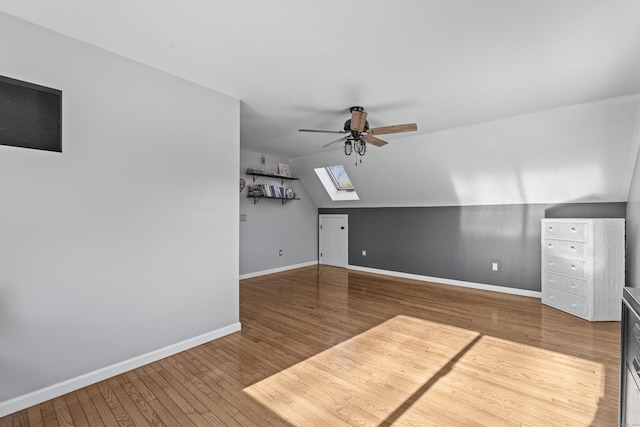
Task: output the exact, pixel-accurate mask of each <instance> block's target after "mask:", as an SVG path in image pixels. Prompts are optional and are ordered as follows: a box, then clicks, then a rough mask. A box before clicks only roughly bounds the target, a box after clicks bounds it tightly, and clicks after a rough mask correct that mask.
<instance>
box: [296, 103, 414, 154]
mask: <svg viewBox="0 0 640 427" xmlns="http://www.w3.org/2000/svg"><path fill="white" fill-rule="evenodd" d="M349 111H350V112H351V118H349V119H348V120H347V121H345V122H344V128H343V129H344V130H339V131H330V130H329V131H327V130H315V129H299V131H300V132H323V133H339V134H347V135H346V136H344V137H342V138H339V139H336V140H335V141H332V142H330V143H328V144H325V145H323V147H328V146H329V145H331V144H335V143H339V142H344V154H346V155H347V156H350V155H351V153H353V152H354V151H355V152H356V153H357V154H358V155H360V156H364V155H365V153H366V152H367V143H369V144H371V145H374V146H376V147H383V146H385V145H387V141H384V140H382V139H380V138H378V137H376V136H374V135H386V134H390V133H400V132H415V131H416V130H418V125H416V124H415V123H407V124H404V125H393V126H383V127H377V128H369V122H368V121H367V112H366V111H364V107H361V106H355V107H351V108H349ZM361 161H362V160H361ZM356 164H357V163H356Z"/></svg>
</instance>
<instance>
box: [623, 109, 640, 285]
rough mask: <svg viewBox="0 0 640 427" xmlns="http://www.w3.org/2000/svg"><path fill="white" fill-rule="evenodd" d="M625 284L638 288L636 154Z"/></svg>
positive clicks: (639, 171)
mask: <svg viewBox="0 0 640 427" xmlns="http://www.w3.org/2000/svg"><path fill="white" fill-rule="evenodd" d="M634 139H635V140H636V144H638V143H640V107H639V108H638V110H637V112H636V126H635V131H634ZM626 226H627V230H626V231H627V235H626V238H627V264H626V282H627V286H633V287H635V288H640V157H638V156H636V160H635V170H634V172H633V179H632V181H631V189H630V190H629V199H628V200H627V222H626Z"/></svg>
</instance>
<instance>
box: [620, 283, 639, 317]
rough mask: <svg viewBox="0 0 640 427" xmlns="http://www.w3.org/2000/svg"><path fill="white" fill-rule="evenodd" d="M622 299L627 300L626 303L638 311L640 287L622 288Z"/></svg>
mask: <svg viewBox="0 0 640 427" xmlns="http://www.w3.org/2000/svg"><path fill="white" fill-rule="evenodd" d="M622 299H624V300H625V301H627V303H628V304H629V305H630V306H631V307H632V308H633V309H634V310H635V311H636V312H637V313H640V288H631V287H626V288H624V292H623V293H622Z"/></svg>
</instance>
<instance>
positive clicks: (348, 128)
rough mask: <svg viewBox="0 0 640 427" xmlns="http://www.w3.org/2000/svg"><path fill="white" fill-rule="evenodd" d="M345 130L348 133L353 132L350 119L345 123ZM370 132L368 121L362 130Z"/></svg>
mask: <svg viewBox="0 0 640 427" xmlns="http://www.w3.org/2000/svg"><path fill="white" fill-rule="evenodd" d="M344 130H346V131H347V132H351V119H348V120H347V121H346V122H344ZM368 130H369V122H368V121H367V120H365V121H364V127H363V128H362V132H366V131H368Z"/></svg>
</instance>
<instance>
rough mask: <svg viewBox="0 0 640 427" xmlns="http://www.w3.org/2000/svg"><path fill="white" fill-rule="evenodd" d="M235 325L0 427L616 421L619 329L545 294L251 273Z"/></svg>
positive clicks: (332, 274) (366, 277) (315, 269)
mask: <svg viewBox="0 0 640 427" xmlns="http://www.w3.org/2000/svg"><path fill="white" fill-rule="evenodd" d="M240 321H241V323H242V331H241V332H238V333H235V334H232V335H228V336H226V337H223V338H221V339H218V340H216V341H212V342H209V343H206V344H203V345H201V346H199V347H196V348H193V349H191V350H188V351H185V352H183V353H180V354H178V355H175V356H171V357H169V358H166V359H163V360H160V361H158V362H155V363H152V364H149V365H147V366H144V367H142V368H139V369H136V370H133V371H130V372H127V373H125V374H123V375H120V376H117V377H114V378H111V379H109V380H106V381H103V382H101V383H98V384H94V385H91V386H89V387H86V388H84V389H81V390H78V391H76V392H73V393H70V394H68V395H65V396H63V397H60V398H56V399H53V400H51V401H48V402H45V403H43V404H41V405H36V406H34V407H32V408H29V409H27V410H25V411H20V412H18V413H16V414H13V415H10V416H8V417H4V418H0V427H9V426H44V425H47V426H48V425H54V426H55V425H62V426H65V425H89V426H101V425H106V426H112V425H123V426H124V425H153V426H162V425H167V426H173V425H180V426H202V425H204V426H223V425H237V426H252V425H253V426H271V427H279V426H307V425H319V426H324V425H327V426H337V425H349V426H352V425H353V426H378V425H380V426H391V425H415V426H430V425H492V426H511V425H513V426H516V425H525V426H554V425H571V426H606V425H611V426H613V425H616V423H617V404H618V377H619V363H620V354H619V352H620V324H619V323H618V322H601V323H590V322H587V321H585V320H582V319H579V318H577V317H573V316H571V315H569V314H567V313H564V312H560V311H558V310H554V309H552V308H550V307H547V306H543V305H542V304H541V303H540V301H539V300H538V299H535V298H527V297H520V296H514V295H506V294H498V293H494V292H488V291H481V290H473V289H464V288H458V287H452V286H445V285H439V284H433V283H424V282H415V281H412V280H409V279H398V278H392V277H387V276H381V275H375V274H370V273H364V272H356V271H349V270H345V269H339V268H333V267H326V266H312V267H305V268H301V269H298V270H291V271H287V272H283V273H277V274H272V275H268V276H263V277H256V278H252V279H246V280H243V281H242V282H241V285H240Z"/></svg>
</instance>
